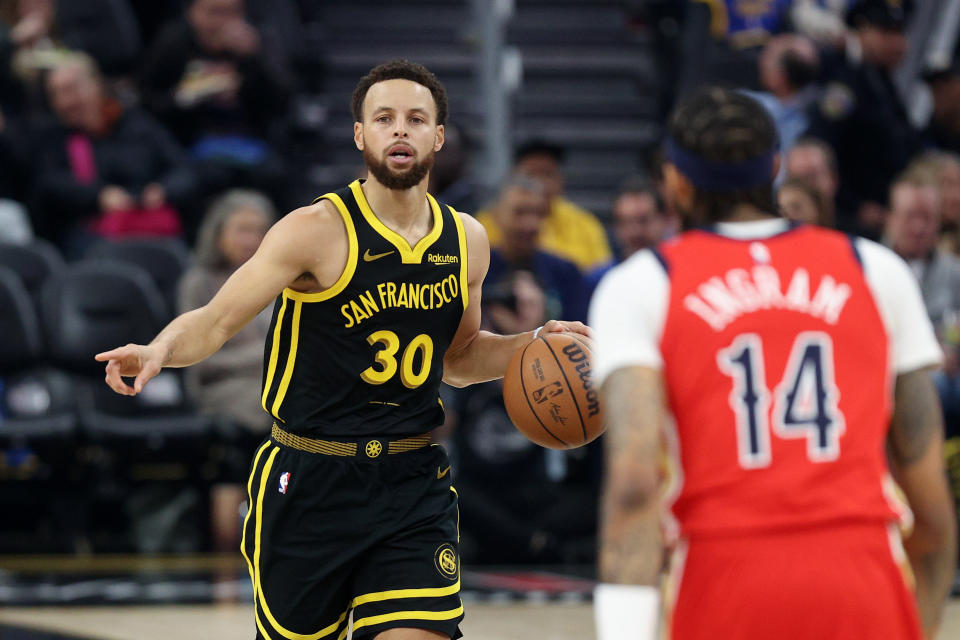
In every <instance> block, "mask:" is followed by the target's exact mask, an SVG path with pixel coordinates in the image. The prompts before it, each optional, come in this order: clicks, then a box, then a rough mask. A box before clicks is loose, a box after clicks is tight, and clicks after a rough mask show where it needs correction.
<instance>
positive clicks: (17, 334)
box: [0, 266, 81, 553]
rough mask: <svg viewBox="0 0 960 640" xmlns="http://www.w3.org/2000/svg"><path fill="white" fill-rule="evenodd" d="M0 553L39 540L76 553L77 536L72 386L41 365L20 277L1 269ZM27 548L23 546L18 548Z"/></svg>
mask: <svg viewBox="0 0 960 640" xmlns="http://www.w3.org/2000/svg"><path fill="white" fill-rule="evenodd" d="M0 332H2V333H0V335H3V340H0V451H2V452H3V456H4V464H3V465H0V504H3V505H4V509H5V511H6V512H7V513H11V514H13V513H15V514H17V515H16V517H13V516H11V517H9V518H7V519H6V520H5V523H6V526H5V527H3V529H4V531H3V532H2V534H0V552H4V553H9V552H14V551H18V550H22V549H28V548H31V547H30V545H31V544H42V545H45V548H47V549H53V550H59V551H70V550H74V548H75V546H76V544H77V541H78V540H79V539H80V537H81V535H80V525H79V521H78V519H77V518H76V517H75V516H76V513H77V509H78V507H77V504H78V499H79V493H78V491H79V487H78V485H77V482H76V480H77V478H78V476H79V475H80V473H79V464H78V460H77V457H76V452H77V450H78V449H77V447H76V446H75V445H76V444H77V438H78V429H77V423H78V421H77V414H76V408H75V402H74V393H73V385H72V382H71V380H70V377H69V376H68V375H66V374H64V373H63V372H59V371H55V370H52V369H50V368H48V367H46V366H45V365H44V364H43V345H42V341H41V333H40V323H39V320H38V318H37V314H36V311H35V309H34V306H33V301H32V299H31V297H30V295H29V293H27V290H26V288H25V287H24V285H23V283H22V282H21V280H20V278H19V277H18V276H17V274H16V273H14V272H13V271H12V270H10V269H8V268H7V267H3V266H0ZM23 545H26V546H23Z"/></svg>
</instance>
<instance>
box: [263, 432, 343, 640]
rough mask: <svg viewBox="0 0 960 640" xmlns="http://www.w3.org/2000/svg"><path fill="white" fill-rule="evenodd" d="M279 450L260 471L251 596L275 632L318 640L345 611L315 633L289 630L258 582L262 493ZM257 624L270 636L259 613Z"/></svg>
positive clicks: (293, 639) (292, 639)
mask: <svg viewBox="0 0 960 640" xmlns="http://www.w3.org/2000/svg"><path fill="white" fill-rule="evenodd" d="M279 451H280V447H274V448H273V451H271V452H270V457H269V458H267V461H266V463H265V464H264V465H263V470H262V471H261V472H260V491H259V492H258V494H257V526H256V530H255V535H254V550H253V575H254V578H253V583H254V584H253V596H254V598H255V599H258V600H259V602H260V608H261V609H262V610H263V613H264V614H265V615H266V617H267V620H268V621H269V622H270V626H272V627H273V628H274V629H275V630H276V631H277V633H279V634H280V635H282V636H283V637H285V638H289V640H320V638H323V637H324V636H328V635H330V634H332V633H334V632H336V630H337V629H339V628H340V625H341V624H343V621H344V620H345V619H346V617H347V614H346V612H344V613H343V614H342V615H341V616H340V618H339V619H338V620H337V621H336V622H334V623H333V624H331V625H328V626H326V627H324V628H323V629H321V630H320V631H317V632H316V633H311V634H303V633H296V632H295V631H290V630H289V629H286V628H284V627H283V626H281V624H280V623H279V622H277V619H276V618H275V617H273V613H271V611H270V607H269V606H267V599H266V596H264V595H263V586H262V585H261V583H260V536H261V534H262V529H263V494H264V492H265V491H266V488H267V482H266V481H267V478H269V477H270V470H271V469H272V468H273V460H274V458H276V457H277V453H279ZM254 611H256V606H254ZM257 626H258V627H259V628H260V631H261V632H262V633H263V635H264V637H266V638H269V637H270V636H269V635H268V634H267V633H266V631H265V630H264V628H263V626H262V623H261V621H260V616H259V614H258V615H257Z"/></svg>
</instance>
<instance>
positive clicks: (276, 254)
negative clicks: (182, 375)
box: [95, 201, 346, 396]
mask: <svg viewBox="0 0 960 640" xmlns="http://www.w3.org/2000/svg"><path fill="white" fill-rule="evenodd" d="M345 238H346V232H345V231H344V229H343V223H342V221H341V220H340V216H339V214H338V213H337V212H336V210H335V209H334V208H333V205H330V204H329V203H327V202H326V201H323V202H321V203H320V204H317V205H313V206H311V207H305V208H303V209H298V210H297V211H294V212H292V213H290V214H289V215H287V216H286V217H284V218H283V219H281V220H280V221H279V222H277V223H276V224H275V225H274V226H273V227H272V228H271V229H270V231H269V232H268V233H267V235H266V236H265V237H264V239H263V242H262V243H261V244H260V248H259V249H258V250H257V252H256V254H254V256H253V257H252V258H250V259H249V260H248V261H247V262H246V263H245V264H244V265H243V266H241V267H240V268H239V269H237V270H236V271H235V272H234V273H233V275H231V276H230V278H229V279H228V280H227V281H226V283H224V285H223V287H221V289H220V291H218V292H217V294H216V295H215V296H214V297H213V299H212V300H210V302H209V303H207V304H206V305H205V306H203V307H200V308H199V309H194V310H193V311H189V312H187V313H184V314H182V315H180V316H178V317H176V318H174V319H173V321H171V322H170V324H168V325H167V326H166V327H165V328H164V329H163V330H162V331H161V332H160V333H159V334H158V335H157V337H156V338H154V340H153V341H152V342H151V343H150V344H148V345H138V344H128V345H126V346H124V347H118V348H116V349H113V350H111V351H106V352H104V353H99V354H97V355H96V356H95V357H96V359H97V360H98V361H100V362H106V363H107V365H106V381H107V384H108V385H109V386H110V388H111V389H113V390H114V391H116V392H117V393H119V394H122V395H131V396H132V395H136V394H138V393H140V391H142V390H143V386H144V385H145V384H146V383H147V381H149V380H150V379H151V378H153V377H154V376H155V375H157V374H158V373H159V372H160V369H162V368H163V367H185V366H188V365H191V364H193V363H195V362H199V361H200V360H203V359H204V358H206V357H208V356H210V355H212V354H213V353H215V352H216V351H217V350H218V349H219V348H220V347H221V346H222V345H223V343H224V342H226V341H227V340H228V339H229V338H230V337H231V336H233V335H234V334H235V333H236V332H237V331H239V330H240V329H241V328H242V327H243V326H244V325H246V324H247V323H248V322H250V320H252V319H253V318H254V317H255V316H256V315H257V314H258V313H260V311H261V310H263V308H264V307H265V306H266V305H267V304H269V303H270V301H272V300H273V299H274V298H276V296H277V295H278V294H279V293H280V292H281V291H282V290H283V289H284V287H286V286H288V285H290V284H291V283H293V282H294V281H295V280H296V279H297V278H298V277H300V276H301V275H302V274H304V273H314V274H315V273H317V272H322V271H323V269H324V268H327V267H329V265H327V264H326V263H327V262H328V261H327V260H324V264H322V265H320V264H315V262H316V256H317V255H324V256H327V257H329V258H330V260H329V263H330V264H334V263H337V260H340V262H339V263H338V264H339V265H340V269H341V270H342V265H343V264H344V263H345V261H346V241H345ZM328 245H329V246H328ZM339 254H343V255H342V256H340V255H339ZM336 277H337V276H334V277H333V279H336ZM125 376H135V377H136V378H135V380H134V383H133V386H130V385H128V384H127V383H126V382H124V381H123V379H122V377H125Z"/></svg>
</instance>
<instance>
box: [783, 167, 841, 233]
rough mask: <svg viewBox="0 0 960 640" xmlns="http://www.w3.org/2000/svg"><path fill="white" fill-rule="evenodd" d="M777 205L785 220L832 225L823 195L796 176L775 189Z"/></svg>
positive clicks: (822, 225) (823, 225)
mask: <svg viewBox="0 0 960 640" xmlns="http://www.w3.org/2000/svg"><path fill="white" fill-rule="evenodd" d="M777 205H778V206H779V207H780V214H781V215H782V216H783V217H784V218H786V219H787V220H793V221H795V222H802V223H804V224H816V225H820V226H821V227H830V226H833V225H832V220H830V210H829V208H828V207H827V206H826V205H825V204H824V202H823V196H821V195H820V192H819V191H818V190H817V188H816V187H814V186H813V185H812V184H810V183H809V182H805V181H803V180H798V179H796V178H793V179H791V180H787V181H786V182H784V183H783V184H782V185H780V188H779V189H778V190H777Z"/></svg>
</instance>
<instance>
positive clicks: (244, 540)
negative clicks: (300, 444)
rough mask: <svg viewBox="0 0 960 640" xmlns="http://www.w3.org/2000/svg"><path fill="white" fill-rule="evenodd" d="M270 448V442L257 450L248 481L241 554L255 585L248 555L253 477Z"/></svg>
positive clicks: (251, 581) (251, 564) (251, 580)
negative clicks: (262, 456)
mask: <svg viewBox="0 0 960 640" xmlns="http://www.w3.org/2000/svg"><path fill="white" fill-rule="evenodd" d="M269 446H270V443H269V442H264V443H263V446H261V447H260V448H259V449H258V450H257V455H256V456H254V458H253V469H252V470H251V471H250V478H249V479H248V480H247V515H245V516H244V517H243V535H242V536H241V538H240V553H241V554H242V555H243V559H244V560H246V561H247V569H248V570H249V571H250V583H251V584H254V580H253V563H252V562H250V556H248V555H247V523H248V522H249V521H250V514H251V513H252V512H253V476H255V475H257V465H259V464H260V456H261V455H262V454H263V452H264V450H265V449H266V448H267V447H269Z"/></svg>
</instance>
